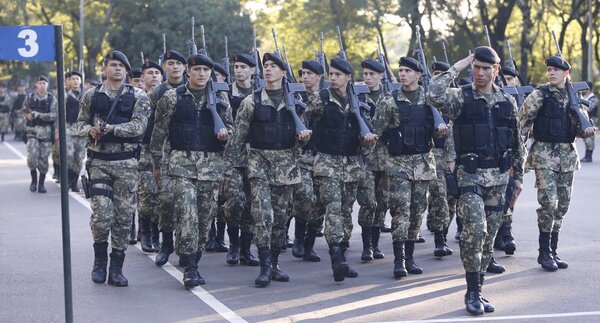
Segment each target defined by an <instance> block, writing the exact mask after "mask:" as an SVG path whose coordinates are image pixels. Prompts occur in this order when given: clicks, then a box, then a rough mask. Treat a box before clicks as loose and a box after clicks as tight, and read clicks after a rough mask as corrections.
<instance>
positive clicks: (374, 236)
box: [371, 227, 385, 259]
mask: <svg viewBox="0 0 600 323" xmlns="http://www.w3.org/2000/svg"><path fill="white" fill-rule="evenodd" d="M380 235H381V228H380V227H371V246H373V258H374V259H383V258H385V255H384V254H383V252H381V250H379V236H380Z"/></svg>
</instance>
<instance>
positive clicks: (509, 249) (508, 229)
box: [498, 222, 517, 255]
mask: <svg viewBox="0 0 600 323" xmlns="http://www.w3.org/2000/svg"><path fill="white" fill-rule="evenodd" d="M502 227H503V233H504V236H503V237H502V239H503V240H504V253H505V254H507V255H514V254H515V251H516V250H517V244H516V243H515V238H513V235H512V223H510V222H507V223H504V224H502ZM498 234H499V233H498Z"/></svg>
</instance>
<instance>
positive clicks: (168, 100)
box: [150, 84, 233, 181]
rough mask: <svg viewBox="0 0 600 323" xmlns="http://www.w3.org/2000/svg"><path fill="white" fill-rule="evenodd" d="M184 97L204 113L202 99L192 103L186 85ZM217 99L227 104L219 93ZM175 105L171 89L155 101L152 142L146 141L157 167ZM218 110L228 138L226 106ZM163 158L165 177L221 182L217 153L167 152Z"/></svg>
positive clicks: (229, 122) (228, 111)
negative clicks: (165, 157) (165, 165)
mask: <svg viewBox="0 0 600 323" xmlns="http://www.w3.org/2000/svg"><path fill="white" fill-rule="evenodd" d="M184 95H189V96H192V99H193V100H194V102H195V103H196V106H197V107H200V109H208V108H207V107H206V96H202V97H201V98H200V101H196V99H195V98H194V96H193V95H192V92H191V91H190V89H189V86H188V85H187V84H186V93H185V94H184ZM219 96H220V97H221V99H222V100H224V101H226V102H227V96H226V94H224V93H219ZM176 103H177V93H176V90H175V89H171V90H168V91H167V92H166V93H165V95H164V96H163V97H162V98H161V99H160V100H159V101H158V105H157V109H156V120H155V124H154V131H152V139H151V140H150V151H151V153H152V160H153V161H154V165H159V164H160V161H161V159H162V158H163V147H164V145H165V142H167V140H168V137H169V125H170V123H171V117H172V116H173V113H174V112H175V105H176ZM219 110H220V111H219V116H220V117H221V119H222V120H223V123H224V124H225V127H227V131H228V132H229V134H230V135H231V134H232V133H233V120H232V117H231V107H230V106H229V105H227V108H226V109H225V110H222V109H219ZM223 144H224V143H223ZM166 156H167V158H168V165H169V167H168V174H169V175H170V176H178V177H185V178H194V179H197V180H201V181H218V180H220V179H221V178H222V175H223V171H224V169H225V165H224V163H223V156H222V154H221V153H216V152H203V151H190V152H187V151H180V150H170V152H169V154H168V155H166Z"/></svg>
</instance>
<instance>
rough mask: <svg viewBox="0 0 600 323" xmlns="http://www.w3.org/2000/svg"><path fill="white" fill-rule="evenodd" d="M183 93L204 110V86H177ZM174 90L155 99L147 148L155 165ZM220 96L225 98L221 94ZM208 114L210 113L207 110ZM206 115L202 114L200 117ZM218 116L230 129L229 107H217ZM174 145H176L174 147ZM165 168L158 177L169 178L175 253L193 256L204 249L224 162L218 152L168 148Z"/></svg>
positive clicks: (164, 137) (175, 96)
mask: <svg viewBox="0 0 600 323" xmlns="http://www.w3.org/2000/svg"><path fill="white" fill-rule="evenodd" d="M179 89H182V90H183V91H184V92H183V94H181V96H182V97H186V96H187V97H189V99H190V100H193V102H194V105H195V107H196V108H197V109H200V111H201V110H205V111H208V108H206V97H205V96H204V89H202V90H200V91H192V90H190V89H189V85H186V86H185V87H181V86H180V87H179V88H178V90H179ZM178 90H169V91H167V92H166V93H165V95H164V96H163V97H162V98H161V99H160V101H159V102H158V106H157V110H156V121H155V126H154V131H153V132H152V139H151V143H150V150H151V153H152V159H153V161H154V164H155V165H158V164H159V163H160V162H161V160H162V158H163V146H164V143H165V142H166V140H167V137H170V136H173V133H171V130H170V128H169V127H170V125H171V123H172V122H173V121H172V118H173V115H174V114H175V112H176V104H177V103H178V96H179V95H180V94H178V93H177V91H178ZM222 99H225V100H226V98H225V97H223V98H222ZM198 107H200V108H198ZM199 113H201V112H199ZM209 113H210V112H209ZM205 115H206V114H202V116H203V117H204V116H205ZM219 115H220V116H221V119H222V120H223V123H224V124H225V125H226V127H227V128H228V130H229V131H230V132H231V130H232V125H233V123H232V117H231V108H230V107H229V106H227V108H226V109H220V112H219ZM175 147H177V146H175ZM167 160H168V170H167V173H166V174H164V175H162V176H161V181H162V178H165V179H166V176H165V175H168V176H169V177H171V179H172V185H173V196H174V206H175V208H174V216H175V227H176V231H177V232H176V236H177V244H176V253H177V254H179V255H195V254H196V253H197V252H198V253H199V254H201V253H202V251H203V250H204V245H205V243H206V236H207V233H208V227H209V225H210V220H211V216H212V215H214V212H215V210H216V206H217V205H216V203H217V197H218V190H219V182H220V180H221V178H222V175H223V171H224V169H225V164H224V162H223V157H222V154H221V153H220V152H210V151H185V150H177V149H175V148H172V149H171V150H170V152H169V154H168V157H167Z"/></svg>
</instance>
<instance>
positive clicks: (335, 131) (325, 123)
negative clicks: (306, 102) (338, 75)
mask: <svg viewBox="0 0 600 323" xmlns="http://www.w3.org/2000/svg"><path fill="white" fill-rule="evenodd" d="M319 96H320V98H321V102H323V105H324V111H323V112H324V113H323V115H322V116H321V119H319V121H318V122H317V125H316V129H315V132H316V148H317V151H318V152H320V153H325V154H329V155H338V156H356V155H358V153H359V146H360V128H359V127H358V120H356V116H355V115H354V114H353V113H352V112H346V113H343V112H342V111H340V108H339V106H338V105H336V104H335V103H333V102H331V100H330V97H329V92H327V90H321V91H319Z"/></svg>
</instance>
